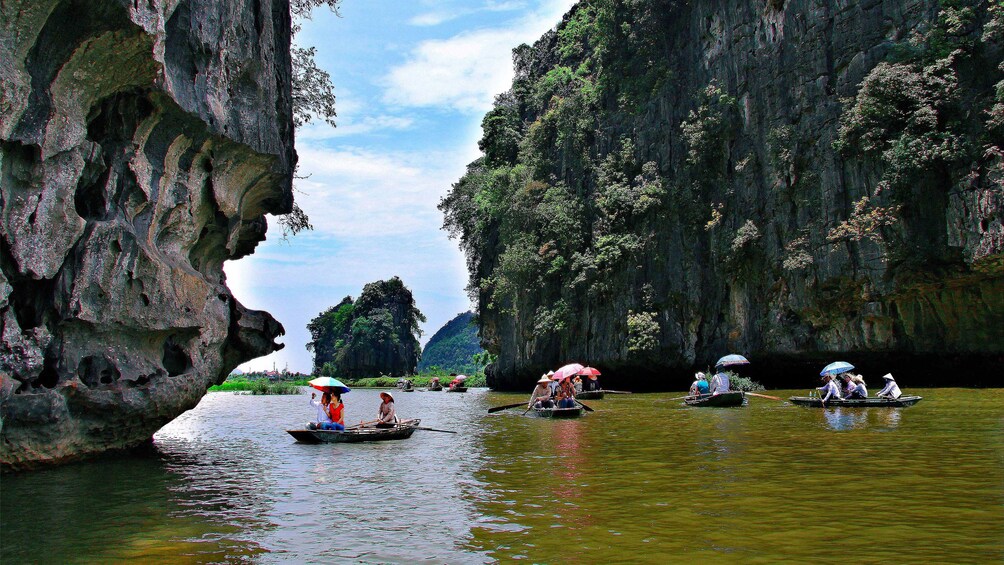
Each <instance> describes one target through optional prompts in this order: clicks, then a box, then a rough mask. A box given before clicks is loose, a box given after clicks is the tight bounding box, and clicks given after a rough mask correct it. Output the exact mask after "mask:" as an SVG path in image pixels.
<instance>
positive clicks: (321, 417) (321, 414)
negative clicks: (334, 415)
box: [310, 398, 331, 424]
mask: <svg viewBox="0 0 1004 565" xmlns="http://www.w3.org/2000/svg"><path fill="white" fill-rule="evenodd" d="M310 405H311V406H314V407H316V408H317V423H318V424H330V423H331V416H330V415H328V407H327V406H325V405H323V404H321V401H320V400H314V399H313V398H311V399H310Z"/></svg>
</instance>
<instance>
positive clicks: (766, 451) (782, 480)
mask: <svg viewBox="0 0 1004 565" xmlns="http://www.w3.org/2000/svg"><path fill="white" fill-rule="evenodd" d="M797 392H799V393H802V392H803V391H797ZM906 392H907V393H908V394H920V395H922V396H924V397H925V398H924V400H923V401H922V402H921V403H920V404H918V405H916V406H913V407H910V408H901V409H839V408H835V409H827V410H821V409H810V408H799V407H795V406H791V405H788V404H786V403H783V402H776V401H771V400H766V399H757V398H754V399H752V401H751V403H750V405H749V406H746V407H743V408H734V409H708V408H688V407H684V406H682V405H681V404H680V402H679V401H676V400H670V399H671V398H672V397H673V396H675V395H670V394H654V395H617V396H608V397H607V398H606V399H603V400H595V401H587V402H586V404H588V405H589V406H591V407H592V408H594V409H595V410H596V412H594V413H591V414H588V415H587V416H585V417H583V418H581V419H578V420H568V421H552V420H540V419H535V418H530V417H523V416H521V415H520V411H519V410H510V411H506V412H501V413H498V414H492V415H488V414H487V413H486V408H488V407H490V406H496V405H500V404H508V403H512V402H517V401H519V400H522V399H523V395H519V396H513V395H504V394H498V393H490V392H487V391H483V390H482V391H473V392H470V393H467V394H447V393H431V392H417V393H411V394H404V393H401V394H397V397H398V398H397V401H398V402H397V403H398V405H399V412H401V413H402V415H405V416H418V417H422V418H423V425H427V426H431V427H435V428H442V429H454V430H460V431H462V432H463V433H462V434H458V435H452V434H443V433H436V432H421V431H420V432H416V434H415V436H414V437H412V438H411V439H409V440H407V441H401V442H388V443H384V444H357V445H336V444H332V445H320V446H309V445H300V444H296V443H294V442H293V440H292V438H290V437H289V436H288V435H286V434H285V433H284V432H283V430H284V429H285V428H287V427H295V426H296V425H297V424H298V423H300V422H302V421H304V420H306V419H309V418H310V417H311V415H312V414H313V411H312V410H311V409H310V408H309V407H308V406H307V405H306V398H307V397H306V396H299V397H249V396H234V395H231V394H228V393H214V394H211V395H209V396H208V397H207V398H206V399H205V400H203V402H202V403H201V404H200V405H199V407H198V408H196V409H195V410H193V411H191V412H189V413H187V414H185V415H183V416H182V417H181V418H179V419H178V420H176V421H175V422H172V424H170V425H169V426H167V427H165V428H164V429H163V430H161V431H160V432H159V433H158V434H157V436H156V438H155V440H156V441H155V445H156V449H155V451H154V453H153V454H151V455H149V456H146V457H133V458H127V459H109V460H104V461H97V462H88V463H82V464H77V465H71V466H67V467H62V468H57V469H50V470H45V471H41V472H37V473H30V474H23V475H6V476H3V477H2V478H0V542H2V544H0V561H3V562H4V563H18V562H104V561H115V560H126V559H142V560H153V561H158V560H160V561H169V562H193V563H194V562H235V561H238V562H239V561H244V562H264V563H271V562H290V561H292V562H363V563H421V562H427V563H482V562H492V561H510V560H513V559H525V560H526V561H528V562H536V563H580V562H582V563H587V562H591V563H595V562H602V563H618V562H624V563H627V562H631V563H646V562H647V563H664V562H669V561H690V562H693V561H700V562H754V563H756V562H760V563H774V562H778V561H783V560H791V561H807V560H818V561H822V562H946V563H947V562H951V563H958V562H995V561H1001V560H1004V390H999V389H998V390H980V391H974V390H967V389H935V390H916V389H911V390H907V391H906ZM769 394H775V395H777V396H782V397H787V396H789V395H790V394H791V392H790V391H789V392H782V393H777V392H772V393H769ZM376 395H377V393H376V391H369V390H357V391H353V392H352V393H350V394H349V395H347V396H346V402H347V414H348V416H347V417H348V420H349V421H355V420H359V419H363V418H366V419H369V418H370V417H371V416H372V414H371V413H373V412H375V409H376V405H377V404H378V400H377V396H376Z"/></svg>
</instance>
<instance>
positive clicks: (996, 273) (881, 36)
mask: <svg viewBox="0 0 1004 565" xmlns="http://www.w3.org/2000/svg"><path fill="white" fill-rule="evenodd" d="M662 4H665V5H666V8H665V10H663V11H662V12H660V13H659V14H660V15H659V17H662V18H663V19H664V21H661V22H660V25H659V26H658V30H659V34H660V35H659V36H658V37H653V38H650V39H651V40H652V43H653V44H655V45H658V46H661V47H660V49H661V52H660V55H659V57H658V58H655V59H653V60H651V61H649V62H648V64H650V65H652V66H655V67H664V68H666V69H667V73H666V76H667V77H668V78H667V79H666V81H665V83H664V84H663V85H662V86H661V87H659V88H658V89H657V90H656V91H653V92H652V93H651V96H648V97H647V98H643V99H642V100H641V101H640V102H638V104H640V107H637V108H634V109H625V108H624V107H623V106H618V102H619V101H617V100H610V99H607V100H604V101H603V104H604V112H603V114H602V115H600V116H599V118H598V125H597V126H596V129H595V138H594V141H593V145H592V147H591V148H590V152H591V154H592V155H593V156H594V162H598V161H599V160H600V158H601V157H602V156H603V155H605V154H607V153H608V152H610V151H611V150H612V148H615V147H617V145H618V143H619V139H621V138H622V137H627V138H629V139H631V140H632V141H633V143H634V147H635V148H636V149H635V153H636V156H637V158H638V162H639V163H642V162H648V161H653V162H655V163H656V165H657V166H658V170H659V172H660V173H661V175H662V177H663V178H665V179H667V184H668V186H669V190H670V191H676V194H675V195H674V197H673V198H674V200H673V204H672V205H671V206H669V209H667V210H663V211H661V212H660V214H659V217H657V218H656V219H655V220H654V221H652V222H651V223H650V227H651V231H652V233H654V236H653V237H652V239H651V240H649V243H648V244H647V247H646V252H645V254H644V256H643V257H640V258H637V260H636V261H634V262H632V263H627V264H624V265H620V266H618V272H617V273H615V274H614V275H612V276H611V278H610V280H609V281H606V282H608V283H609V287H610V288H613V289H614V292H610V293H606V294H603V295H601V296H594V295H583V293H581V292H580V291H578V290H576V289H574V288H572V285H571V284H569V283H568V282H567V281H565V282H564V283H563V285H564V286H562V287H560V288H551V287H549V286H546V285H545V286H542V287H540V288H536V287H535V288H532V289H528V290H527V292H526V293H525V295H521V296H520V297H519V299H518V300H517V301H516V303H515V304H512V305H510V306H511V308H510V311H499V310H493V309H491V308H489V307H487V305H488V303H489V302H490V299H489V297H488V296H486V293H485V292H482V293H481V296H480V304H479V312H480V320H481V324H482V334H481V335H482V339H483V341H484V343H485V344H486V347H487V348H488V349H490V350H492V351H494V352H497V353H498V354H499V358H498V361H497V363H495V364H494V365H493V366H492V367H490V369H489V384H490V385H492V386H495V387H499V388H519V389H526V388H527V387H532V382H533V380H534V379H535V378H536V377H537V376H539V375H540V373H541V372H543V371H546V370H547V369H548V368H551V369H553V368H555V367H557V366H559V365H562V364H564V363H567V362H571V361H579V362H582V363H586V364H590V365H594V366H597V367H600V368H603V369H604V370H605V371H606V373H607V374H609V375H611V376H612V378H615V379H620V380H619V381H617V384H620V386H618V387H612V388H622V387H631V386H632V385H634V386H636V387H643V386H649V387H658V388H664V389H665V388H667V387H669V388H672V389H676V390H680V389H683V388H685V387H686V386H687V385H688V384H689V382H690V379H689V372H688V370H692V369H696V368H702V369H703V368H704V367H707V366H709V365H711V364H713V363H714V360H715V359H717V358H718V357H719V356H720V355H723V354H725V353H729V352H737V353H744V354H746V355H748V356H749V357H750V358H752V359H754V360H755V361H756V365H755V367H756V368H755V369H754V373H753V375H754V376H755V377H757V378H759V379H760V380H762V381H763V382H764V383H766V384H769V385H782V384H793V383H794V382H802V383H804V382H807V380H809V379H811V378H812V375H813V374H814V373H813V372H812V370H811V369H812V368H813V367H821V366H822V364H823V363H825V362H827V361H828V360H834V359H839V358H846V359H848V360H852V361H854V362H855V363H857V364H859V365H861V366H862V367H864V368H865V370H866V371H867V372H868V376H869V377H872V378H874V377H876V376H879V375H881V373H880V372H879V371H883V372H885V371H892V372H899V371H906V370H909V371H911V372H913V371H918V372H921V373H926V376H925V379H923V380H926V381H927V382H933V381H932V380H931V378H930V377H931V375H932V374H934V373H935V372H937V371H940V370H943V372H942V373H941V374H940V377H938V378H939V379H940V380H938V381H937V382H939V383H941V384H952V383H955V382H960V381H959V380H958V379H961V381H962V382H967V383H970V384H977V383H978V384H985V385H993V384H996V385H1000V384H1001V383H1002V382H1004V381H1002V380H1001V378H1000V377H999V376H996V375H992V374H990V373H987V372H981V370H982V369H989V368H993V367H999V364H1000V362H1001V361H1002V359H1004V268H1002V263H1004V261H1002V260H1001V257H1002V255H1001V254H1002V252H1004V245H1002V243H1004V239H1002V234H1004V226H1002V223H1001V222H1002V207H1004V202H1002V184H1001V182H1000V178H992V177H993V175H992V174H989V175H983V176H982V177H980V178H977V179H976V180H975V181H973V184H972V186H961V185H959V186H953V185H952V183H951V182H944V179H941V178H931V179H930V180H929V182H925V183H921V184H918V185H917V186H916V187H915V190H914V194H913V195H912V196H910V197H906V198H903V200H905V201H906V203H905V205H904V207H903V214H902V218H901V219H900V221H899V222H898V223H897V224H895V225H893V226H891V227H888V228H886V232H888V235H889V237H891V238H893V239H895V240H896V241H898V242H900V248H901V249H906V248H910V247H912V248H915V249H913V251H915V252H916V253H915V256H916V257H919V259H917V260H915V261H914V262H913V263H910V264H908V263H907V262H906V261H899V260H897V258H896V257H890V255H889V253H888V249H887V248H883V247H881V246H880V245H878V244H877V243H875V242H873V241H870V240H868V239H863V240H861V241H853V242H852V241H848V242H844V243H839V242H838V243H835V244H834V243H829V242H827V241H826V234H827V232H828V230H830V229H832V228H833V227H834V226H836V225H838V224H839V223H840V222H841V221H843V220H845V219H847V218H848V217H849V216H850V214H851V212H852V208H853V204H854V203H855V202H857V201H858V200H859V199H861V198H862V197H863V196H870V195H872V194H873V193H874V192H875V190H876V188H877V186H878V184H879V181H880V179H881V178H882V174H883V172H884V171H885V169H884V168H883V165H882V163H880V162H878V161H877V160H876V159H874V158H870V157H867V156H850V157H847V156H842V155H840V154H839V153H838V152H837V151H836V150H834V148H833V142H834V141H835V140H836V139H837V138H838V130H839V127H840V120H841V116H842V114H843V112H844V111H845V109H846V108H847V106H846V105H844V104H843V102H846V101H847V100H849V99H853V97H854V96H855V95H856V94H857V92H858V90H859V88H860V85H861V83H862V81H863V80H864V79H865V77H866V76H867V75H868V73H869V72H871V71H872V69H874V68H875V67H876V65H878V64H879V63H880V62H881V61H883V60H886V59H887V57H888V56H889V54H890V51H891V50H892V49H893V47H894V45H897V44H903V43H904V42H905V41H906V40H907V39H908V38H910V37H911V36H912V35H913V34H916V33H920V32H923V31H925V30H928V29H930V28H931V26H932V25H933V22H934V21H936V19H937V14H938V9H939V2H937V1H936V0H867V1H866V0H860V1H851V2H846V1H832V0H788V1H775V0H771V1H764V0H753V1H747V0H725V1H711V0H699V1H696V2H675V3H674V2H670V1H668V0H667V1H666V2H662ZM582 6H583V4H581V3H580V4H579V8H581V7H582ZM566 21H567V19H566ZM557 47H558V34H556V33H553V32H552V33H549V34H547V35H545V36H544V37H543V38H542V39H541V40H540V41H539V42H538V43H537V44H536V45H534V47H533V50H534V55H533V58H534V60H535V61H537V65H538V68H534V69H532V70H531V71H530V72H531V73H532V74H533V75H534V76H543V75H544V74H545V73H546V72H547V71H548V69H549V68H553V66H554V65H556V64H557V59H558V56H557V54H556V52H557ZM989 49H997V50H996V51H992V52H985V53H983V55H984V56H985V57H987V59H989V60H990V61H991V62H990V64H987V66H986V72H988V73H989V72H997V71H994V67H995V66H996V64H994V63H993V61H994V60H996V61H997V62H998V63H999V62H1000V51H999V46H993V47H989ZM564 64H566V65H567V64H569V63H567V62H566V63H564ZM571 66H572V68H574V67H575V64H572V65H571ZM625 66H626V65H625ZM978 75H979V73H975V75H974V76H976V80H979V76H978ZM993 80H997V79H993ZM988 81H989V79H988ZM711 84H717V85H718V86H720V87H721V89H722V91H723V92H725V93H727V94H729V95H731V96H733V97H734V98H735V99H736V107H737V113H738V115H737V116H735V117H734V119H731V121H729V123H730V134H729V136H728V139H726V140H725V142H724V143H723V145H722V150H723V152H724V159H725V167H724V170H725V173H724V174H723V176H722V178H721V179H707V178H705V179H701V178H696V177H695V176H694V172H693V171H692V170H689V169H688V167H687V165H686V164H685V162H684V161H685V160H686V156H687V150H688V146H687V143H686V140H685V139H684V136H683V135H681V124H682V123H683V122H684V121H686V120H687V119H688V115H689V112H690V111H692V110H693V109H695V107H697V105H698V102H699V101H698V97H697V92H698V91H700V90H701V89H703V88H704V87H706V86H707V85H711ZM985 86H986V85H981V87H984V88H985ZM522 118H523V120H524V123H525V124H530V123H532V122H533V121H534V120H535V119H536V118H537V116H529V117H527V116H525V115H524V116H522ZM967 119H971V120H972V121H973V122H974V123H976V122H982V121H983V120H984V119H985V116H983V115H980V116H971V117H968V118H967ZM980 142H981V143H983V142H985V140H983V141H980ZM780 149H783V150H784V151H785V153H784V155H781V156H780V157H779V150H780ZM548 157H549V159H550V161H549V164H550V166H551V173H552V174H553V175H554V177H555V178H557V179H560V180H563V181H564V182H566V183H567V185H568V186H572V187H580V188H579V191H580V194H582V193H586V194H588V193H589V191H592V190H594V189H595V184H591V181H590V180H589V179H588V178H587V179H585V180H584V179H583V175H582V174H581V170H576V169H575V165H574V159H575V155H571V156H570V155H566V154H562V153H561V152H560V150H559V151H556V155H553V156H548ZM569 162H571V163H573V164H572V165H569V164H568V163H569ZM974 170H975V167H974ZM690 187H698V188H696V189H693V190H692V189H691V188H690ZM681 191H682V192H681ZM688 191H690V192H688ZM680 194H683V197H680V196H679V195H680ZM715 208H718V209H719V210H721V212H722V214H723V218H722V219H721V222H720V223H719V224H718V225H717V226H714V227H713V228H712V229H706V226H705V223H706V222H708V221H710V219H711V218H712V217H713V216H712V210H713V209H715ZM746 222H752V225H754V226H755V227H756V228H757V229H756V236H755V237H751V238H749V239H748V240H744V241H746V243H745V244H742V243H740V244H739V245H738V247H736V242H738V241H739V239H738V237H739V235H740V234H741V233H742V231H741V230H742V227H743V226H744V225H745V224H746ZM801 236H806V237H807V240H806V245H805V252H806V254H807V257H808V258H809V259H810V261H809V262H808V263H807V264H806V265H803V266H801V267H799V268H796V269H791V270H789V269H787V268H785V267H782V265H783V263H784V261H785V259H786V258H788V257H789V255H790V252H789V250H788V249H787V247H788V245H789V244H791V243H792V242H793V241H794V240H796V239H798V238H799V237H801ZM486 239H487V240H488V241H494V240H493V239H492V238H491V237H488V238H486ZM730 248H731V249H730ZM480 252H481V254H482V256H483V258H482V259H481V262H480V264H479V265H477V266H476V267H477V268H479V269H481V270H480V271H478V272H477V273H476V275H480V276H482V277H485V276H488V274H490V273H491V269H492V268H494V265H495V264H496V263H495V262H496V261H497V260H498V257H499V255H500V252H501V250H500V249H493V248H485V249H481V250H480ZM737 256H738V257H737ZM916 257H915V258H916ZM558 298H561V299H562V300H563V301H564V302H566V303H568V304H570V305H573V307H572V308H571V311H572V312H573V313H574V316H573V317H571V318H569V320H568V321H567V324H568V328H567V330H565V331H562V332H557V333H552V334H543V335H542V334H541V333H540V332H539V331H535V327H534V313H535V312H536V311H538V308H540V307H550V306H552V305H553V304H554V303H555V302H556V300H557V299H558ZM513 312H515V313H513ZM632 312H634V313H635V314H637V313H639V312H642V313H645V314H646V315H651V318H650V320H651V321H652V322H653V323H654V324H655V325H654V328H655V329H654V338H655V339H656V340H657V342H658V345H657V347H654V348H651V349H650V350H648V351H646V352H644V353H643V354H640V353H638V352H637V351H632V350H631V348H630V347H629V345H630V335H631V330H630V328H629V319H630V316H631V315H632ZM796 371H798V372H796ZM960 371H966V374H965V376H962V377H960ZM670 375H678V378H677V380H678V381H679V382H669V381H667V378H669V376H670ZM921 380H922V379H919V378H915V379H914V380H913V382H912V383H911V384H912V385H916V384H919V382H920V381H921ZM607 384H608V385H610V384H611V383H610V382H609V381H608V383H607Z"/></svg>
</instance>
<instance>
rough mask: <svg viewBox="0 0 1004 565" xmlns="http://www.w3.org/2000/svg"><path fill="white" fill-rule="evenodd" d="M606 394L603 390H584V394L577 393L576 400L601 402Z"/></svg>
mask: <svg viewBox="0 0 1004 565" xmlns="http://www.w3.org/2000/svg"><path fill="white" fill-rule="evenodd" d="M603 394H604V392H603V391H602V390H584V391H582V392H577V393H575V398H578V399H579V400H599V399H601V398H603Z"/></svg>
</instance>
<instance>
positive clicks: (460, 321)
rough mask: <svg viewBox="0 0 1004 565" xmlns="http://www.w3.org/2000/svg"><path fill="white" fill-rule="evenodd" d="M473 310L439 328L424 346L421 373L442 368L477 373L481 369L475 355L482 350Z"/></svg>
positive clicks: (420, 364) (419, 368) (457, 371)
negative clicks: (434, 368)
mask: <svg viewBox="0 0 1004 565" xmlns="http://www.w3.org/2000/svg"><path fill="white" fill-rule="evenodd" d="M483 351H484V350H483V349H481V342H480V339H479V338H478V326H477V322H476V320H475V318H474V313H473V312H464V313H463V314H458V315H457V317H456V318H453V319H452V320H450V321H449V322H447V323H446V325H445V326H443V327H441V328H439V331H437V332H436V333H435V334H433V335H432V337H431V338H429V343H426V344H425V348H424V349H422V359H421V360H420V361H419V362H418V370H419V372H422V371H425V370H428V369H431V368H433V367H438V368H440V369H442V370H444V371H447V372H450V373H467V374H473V373H476V372H478V371H479V370H480V369H481V365H480V363H478V362H477V361H475V360H474V356H475V355H478V354H479V353H482V352H483Z"/></svg>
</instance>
